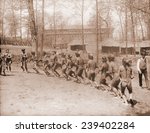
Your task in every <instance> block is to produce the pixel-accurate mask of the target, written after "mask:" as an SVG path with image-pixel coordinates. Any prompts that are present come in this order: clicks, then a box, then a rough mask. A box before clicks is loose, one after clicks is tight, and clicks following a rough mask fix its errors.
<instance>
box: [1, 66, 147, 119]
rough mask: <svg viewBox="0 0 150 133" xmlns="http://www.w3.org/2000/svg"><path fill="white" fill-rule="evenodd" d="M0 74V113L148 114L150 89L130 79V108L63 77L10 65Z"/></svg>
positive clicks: (104, 94)
mask: <svg viewBox="0 0 150 133" xmlns="http://www.w3.org/2000/svg"><path fill="white" fill-rule="evenodd" d="M12 69H13V71H12V72H11V73H10V72H9V73H8V76H0V99H1V101H0V111H1V115H17V116H20V115H25V116H26V115H57V116H58V115H62V116H64V115H67V116H68V115H69V116H70V115H94V116H95V115H150V90H147V89H141V88H139V87H138V82H137V78H135V79H134V80H133V97H134V99H135V100H136V101H137V104H136V105H135V107H134V108H132V107H130V106H127V105H125V104H124V103H123V101H122V100H121V99H120V98H115V97H114V96H113V95H111V94H110V92H107V91H102V90H97V89H95V88H93V87H91V86H90V85H84V84H77V83H75V82H73V81H66V80H65V79H63V78H57V77H47V76H46V75H45V74H44V73H43V72H42V71H41V74H40V75H39V74H36V73H34V71H33V70H32V69H30V73H26V72H22V70H21V68H20V67H19V66H17V67H14V68H12Z"/></svg>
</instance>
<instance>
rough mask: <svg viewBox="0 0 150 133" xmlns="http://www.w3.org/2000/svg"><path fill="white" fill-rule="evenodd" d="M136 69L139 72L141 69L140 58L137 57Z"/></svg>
mask: <svg viewBox="0 0 150 133" xmlns="http://www.w3.org/2000/svg"><path fill="white" fill-rule="evenodd" d="M137 70H138V72H139V73H141V70H140V59H138V61H137Z"/></svg>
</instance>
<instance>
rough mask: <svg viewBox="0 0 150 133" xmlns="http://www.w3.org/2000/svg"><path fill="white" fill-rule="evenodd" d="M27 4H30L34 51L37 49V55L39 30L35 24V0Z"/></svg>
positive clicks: (29, 0) (30, 0) (36, 52)
mask: <svg viewBox="0 0 150 133" xmlns="http://www.w3.org/2000/svg"><path fill="white" fill-rule="evenodd" d="M27 6H28V12H29V22H30V30H31V38H32V47H33V51H35V54H36V56H37V55H38V45H37V41H36V40H37V30H36V24H35V15H34V8H33V0H28V1H27Z"/></svg>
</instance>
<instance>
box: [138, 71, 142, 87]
mask: <svg viewBox="0 0 150 133" xmlns="http://www.w3.org/2000/svg"><path fill="white" fill-rule="evenodd" d="M139 86H140V87H142V73H139Z"/></svg>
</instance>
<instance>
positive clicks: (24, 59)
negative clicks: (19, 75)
mask: <svg viewBox="0 0 150 133" xmlns="http://www.w3.org/2000/svg"><path fill="white" fill-rule="evenodd" d="M21 51H22V54H21V68H22V70H23V71H25V70H26V72H28V67H27V61H28V57H27V54H26V51H25V49H22V50H21Z"/></svg>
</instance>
